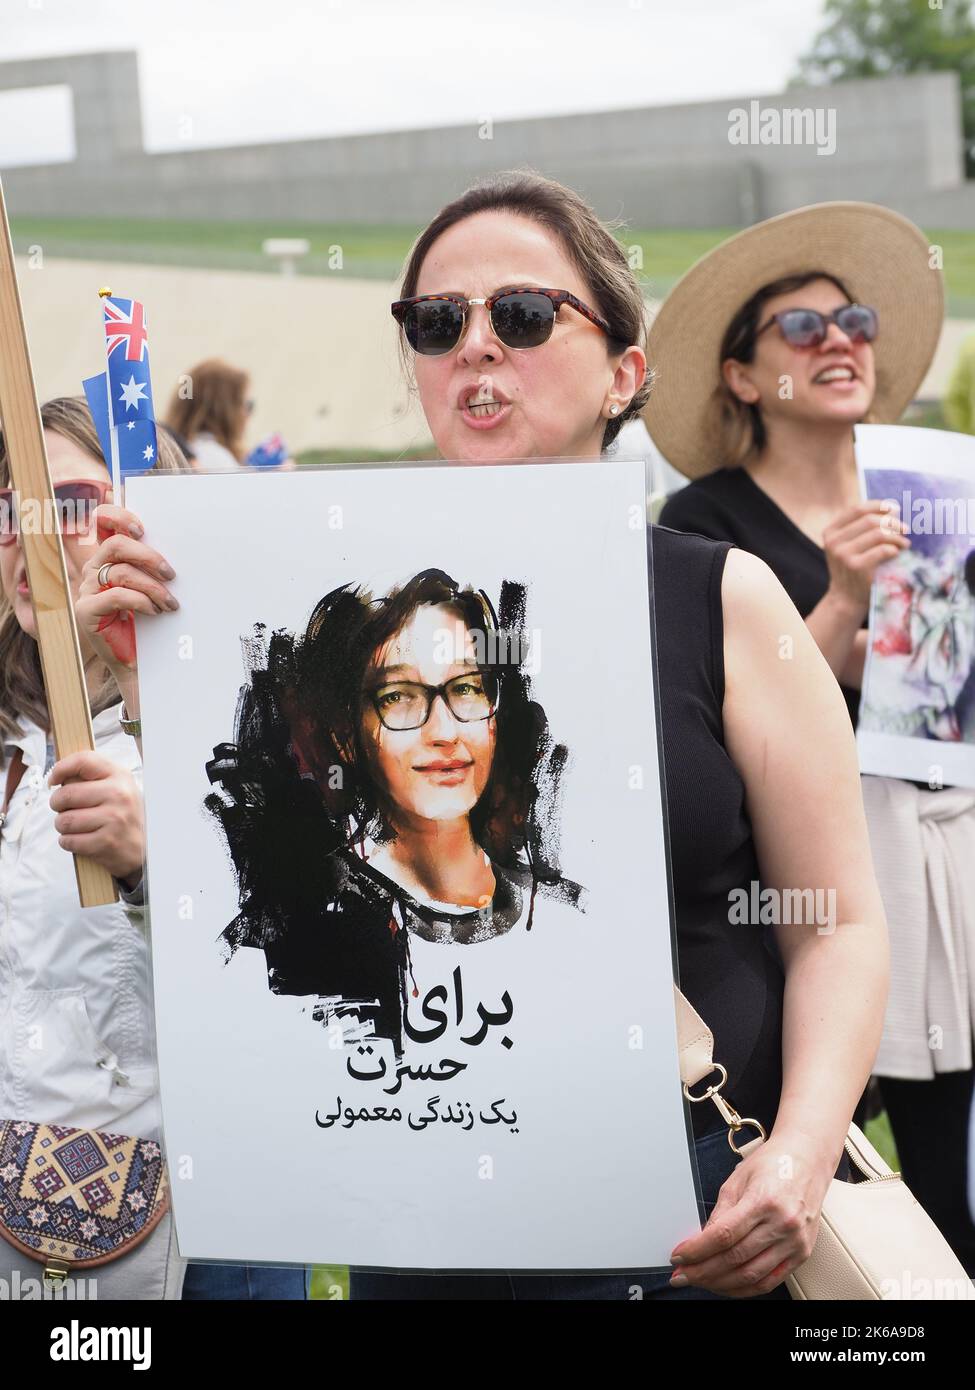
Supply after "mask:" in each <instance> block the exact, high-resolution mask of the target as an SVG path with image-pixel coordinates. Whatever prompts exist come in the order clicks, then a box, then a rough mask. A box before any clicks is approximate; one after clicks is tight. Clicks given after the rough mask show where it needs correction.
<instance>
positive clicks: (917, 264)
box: [645, 203, 975, 1274]
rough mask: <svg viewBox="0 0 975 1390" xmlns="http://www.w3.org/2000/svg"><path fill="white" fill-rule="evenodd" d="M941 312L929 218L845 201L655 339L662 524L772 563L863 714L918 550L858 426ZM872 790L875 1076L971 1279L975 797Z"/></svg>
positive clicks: (913, 1167) (920, 1193)
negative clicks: (882, 941)
mask: <svg viewBox="0 0 975 1390" xmlns="http://www.w3.org/2000/svg"><path fill="white" fill-rule="evenodd" d="M943 305H944V300H943V290H942V285H941V275H940V272H939V271H935V270H932V269H930V267H929V265H928V250H927V239H926V238H925V237H924V236H923V234H922V233H921V232H920V231H919V230H918V229H917V228H916V227H914V226H913V225H912V224H911V223H910V222H907V221H906V220H905V219H904V218H902V217H899V216H898V215H897V214H896V213H893V212H890V211H889V210H888V209H887V208H881V207H876V206H874V205H872V204H868V203H843V204H826V205H820V206H815V207H812V208H803V209H800V210H799V211H797V212H794V213H788V214H786V215H784V216H782V217H776V218H772V219H771V220H770V221H768V222H763V223H760V224H759V225H757V226H755V227H752V228H749V230H748V231H746V232H743V233H741V234H739V235H738V236H736V237H733V238H731V239H730V240H729V241H726V242H724V243H723V244H722V245H721V246H719V247H717V248H715V250H714V251H712V252H710V253H709V255H708V256H706V257H704V258H703V260H701V261H699V262H698V264H697V265H696V266H694V267H693V268H692V269H691V270H690V271H688V273H687V275H685V276H684V278H683V279H682V280H681V281H680V283H679V284H678V285H677V286H676V287H675V288H674V290H673V291H672V293H671V295H670V296H669V297H668V298H667V300H666V301H665V302H664V305H663V307H662V308H661V310H660V313H659V314H658V316H657V318H656V320H655V322H654V325H653V329H652V331H651V335H650V351H651V352H652V353H653V357H654V360H655V361H657V362H659V363H661V364H662V369H661V372H660V378H659V381H658V383H657V385H656V387H655V389H654V393H653V394H652V395H651V397H650V402H649V404H648V407H647V410H646V413H645V418H646V421H647V427H648V429H649V430H650V433H651V435H652V436H653V438H654V440H655V441H656V443H657V445H658V446H659V448H660V449H661V451H662V452H663V453H664V454H665V456H666V457H667V458H669V459H670V461H671V463H673V464H675V465H676V466H677V467H678V468H680V469H681V471H682V472H683V473H685V474H686V475H687V476H689V477H691V478H693V479H694V480H695V481H693V482H691V483H690V484H689V485H688V486H687V487H685V488H682V489H681V490H680V491H679V492H677V493H676V494H675V495H674V496H673V497H671V498H670V500H669V501H668V502H667V504H666V506H665V507H664V509H663V511H662V513H661V517H660V520H661V523H662V525H664V526H670V527H674V528H676V529H678V530H681V531H688V532H694V533H697V534H698V535H702V536H706V537H708V538H710V539H712V540H725V541H732V542H733V543H734V544H736V545H739V546H741V547H742V548H743V549H747V550H750V551H751V552H752V553H753V554H755V555H758V556H759V557H760V558H761V559H763V560H765V562H766V563H767V564H768V565H769V566H770V567H771V568H772V569H773V570H774V571H775V573H776V574H777V575H778V577H779V579H780V580H781V581H782V584H783V586H784V587H785V588H786V590H787V591H788V593H789V595H790V597H791V598H792V599H793V601H794V603H795V604H796V607H797V608H798V610H799V612H800V614H801V615H802V616H803V618H804V619H805V622H806V626H807V627H808V629H809V631H810V632H811V633H812V635H813V636H814V638H815V639H816V642H817V643H818V645H819V647H820V650H821V651H822V653H823V655H824V656H825V657H826V660H827V661H828V662H829V665H830V667H831V668H832V670H833V672H834V674H835V676H836V678H837V680H838V681H839V683H840V686H841V689H842V691H843V694H844V696H845V698H846V702H847V708H848V709H849V712H850V717H851V720H852V721H853V724H854V726H855V725H856V723H857V719H858V714H859V703H860V686H861V683H862V679H863V670H864V659H865V655H866V650H867V612H868V607H869V602H870V590H871V583H872V581H873V578H874V575H875V574H876V572H877V569H878V567H879V566H880V565H882V564H883V563H884V562H885V561H888V560H891V559H893V558H894V557H896V556H898V555H900V554H901V553H902V551H904V550H905V549H907V548H908V547H909V545H910V541H909V539H908V537H907V536H906V535H905V534H904V531H905V530H906V529H907V528H906V527H905V526H904V525H903V523H902V522H901V521H900V519H899V517H898V516H897V515H896V514H895V513H894V512H892V511H891V510H890V509H889V507H888V504H887V503H885V502H883V501H880V500H875V501H866V502H865V501H862V500H861V498H860V487H859V482H858V477H857V468H856V458H855V454H854V435H853V427H854V425H856V424H857V423H858V422H861V421H868V420H869V421H874V422H888V423H892V422H895V421H897V420H898V419H899V418H900V415H901V413H902V411H903V410H904V408H905V406H906V405H907V404H908V403H909V402H910V401H911V399H912V397H913V395H914V392H915V391H916V389H917V387H918V386H919V384H920V382H921V381H922V380H923V378H924V375H925V373H926V371H927V369H928V366H929V364H930V361H931V358H932V356H933V354H934V350H935V347H936V345H937V342H938V337H939V334H940V331H941V323H942V314H943ZM667 363H679V364H680V370H679V371H675V370H671V371H665V370H663V366H664V365H665V364H667ZM936 761H937V744H936V743H932V762H936ZM861 781H862V786H863V798H864V805H865V808H866V812H867V822H868V826H869V830H870V839H871V847H872V852H873V858H874V863H875V866H876V870H877V877H878V881H879V884H880V890H881V893H882V895H883V899H884V907H885V910H886V914H887V921H888V926H889V930H890V949H891V987H890V996H889V1002H888V1005H887V1012H886V1017H885V1022H884V1033H883V1038H882V1040H881V1044H880V1049H879V1052H878V1055H877V1059H876V1062H875V1064H874V1068H873V1070H874V1074H875V1076H876V1078H877V1083H878V1085H879V1089H880V1093H881V1095H882V1097H883V1103H884V1106H885V1107H886V1110H887V1114H888V1116H889V1119H890V1123H891V1127H892V1129H893V1132H894V1139H895V1142H896V1144H897V1152H898V1159H899V1162H900V1165H901V1169H902V1171H903V1174H904V1180H905V1182H906V1184H907V1186H908V1187H909V1188H910V1189H911V1191H912V1192H913V1194H914V1196H915V1197H916V1198H917V1199H918V1201H919V1202H920V1203H921V1204H922V1206H924V1207H925V1208H926V1210H927V1211H928V1212H929V1214H930V1215H931V1217H932V1219H933V1220H934V1221H935V1223H936V1224H937V1225H938V1226H939V1227H940V1228H941V1230H942V1231H943V1233H944V1235H945V1237H946V1239H947V1240H948V1241H949V1243H950V1244H951V1245H952V1246H953V1247H954V1249H955V1251H956V1252H957V1254H958V1257H959V1259H960V1260H961V1261H962V1263H963V1264H964V1265H965V1267H966V1269H967V1270H968V1272H969V1273H970V1274H971V1273H975V1225H973V1223H972V1220H971V1216H970V1214H969V1212H968V1209H967V1204H966V1157H965V1155H966V1150H967V1127H968V1112H969V1106H970V1104H971V1098H972V1091H973V1079H975V1071H973V1069H972V1060H973V1059H972V1012H973V1007H975V992H973V991H972V990H971V989H970V986H969V981H970V980H973V979H975V872H973V863H975V856H973V853H972V850H973V847H975V790H970V789H966V788H964V787H947V788H943V789H941V790H935V789H932V788H930V787H929V786H928V784H927V783H924V784H915V783H913V782H910V781H906V780H901V779H898V778H895V777H863V778H862V779H861ZM862 1105H863V1102H861V1107H862ZM860 1113H861V1112H860V1109H859V1108H858V1112H857V1114H858V1118H859V1116H860Z"/></svg>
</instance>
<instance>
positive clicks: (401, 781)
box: [206, 569, 583, 1056]
mask: <svg viewBox="0 0 975 1390" xmlns="http://www.w3.org/2000/svg"><path fill="white" fill-rule="evenodd" d="M526 597H527V596H526V589H525V587H524V585H521V584H517V583H514V582H510V581H505V582H504V584H503V585H502V587H501V594H500V602H499V606H498V611H497V613H495V611H494V609H493V607H492V605H491V603H490V600H489V599H488V597H487V595H486V594H485V593H484V592H483V591H478V592H475V591H474V590H472V589H471V588H464V589H462V588H460V587H459V586H458V584H457V583H456V582H455V581H454V580H453V579H451V578H450V577H449V576H448V575H447V574H445V573H444V572H443V571H441V570H436V569H429V570H424V571H422V572H421V573H419V574H416V575H415V576H414V577H413V578H411V579H410V580H409V581H408V582H407V583H405V584H404V585H403V586H402V587H399V588H394V589H392V590H391V591H390V592H389V593H387V594H386V595H385V596H384V597H381V598H378V599H377V598H373V597H372V595H371V594H370V593H368V592H366V591H364V590H363V589H362V588H359V587H356V586H355V585H352V584H347V585H344V586H342V587H341V588H337V589H334V590H333V591H332V592H331V593H329V594H327V595H326V596H325V597H324V598H323V599H322V600H321V601H320V602H319V604H318V605H317V607H316V608H315V610H314V612H313V613H312V616H311V619H310V621H309V623H308V625H307V628H306V630H305V632H304V634H303V635H302V636H301V637H295V636H293V635H291V634H288V633H286V632H283V631H278V632H275V633H274V634H273V635H272V636H271V638H270V640H269V641H266V640H265V629H264V628H263V627H262V625H260V624H258V625H256V627H255V632H256V637H255V638H253V639H248V642H247V643H246V644H245V650H246V652H247V655H248V661H249V663H250V665H251V667H252V669H251V671H250V678H249V682H248V684H247V685H245V686H244V687H243V689H242V691H241V695H240V699H239V701H238V707H237V718H236V731H235V742H234V743H232V744H231V743H227V744H221V745H219V746H218V747H216V748H215V749H214V757H213V759H212V761H210V762H209V763H208V764H207V774H208V776H209V778H210V781H211V782H213V783H215V784H219V786H220V788H221V790H220V791H219V792H213V793H211V795H210V796H209V797H208V798H207V800H206V805H207V808H208V810H209V811H210V812H211V813H212V814H213V815H214V816H215V817H216V818H217V820H218V821H219V823H220V825H221V826H222V829H223V833H224V835H225V837H226V841H227V846H228V848H229V852H230V856H231V858H232V861H233V865H234V869H235V872H236V877H237V882H238V887H239V897H240V912H239V913H238V915H237V917H235V918H234V920H233V921H232V922H231V923H230V925H229V926H228V927H227V928H226V930H225V931H224V932H223V933H222V942H223V944H224V947H225V952H226V955H227V958H228V959H229V957H230V956H232V955H233V954H234V952H235V951H237V950H238V949H239V948H240V947H245V946H246V947H254V948H258V949H261V950H263V951H264V954H265V957H266V961H267V967H268V983H269V986H270V988H271V989H272V990H273V991H274V992H275V993H277V994H287V995H300V996H314V998H315V1000H316V1004H315V1006H314V1008H313V1016H314V1017H315V1018H316V1019H317V1020H318V1021H320V1022H322V1023H324V1024H326V1025H327V1024H329V1023H331V1022H332V1020H333V1019H339V1020H340V1021H341V1022H342V1023H343V1030H344V1033H345V1037H346V1039H347V1041H350V1042H359V1041H361V1040H362V1039H364V1038H372V1037H379V1038H391V1039H392V1040H393V1044H394V1048H395V1050H396V1053H397V1055H398V1056H399V1055H401V1053H402V1032H403V1011H404V1009H405V1007H406V1003H407V996H408V990H413V991H414V992H415V986H414V985H413V984H412V982H411V979H410V975H411V966H410V939H411V937H412V936H414V935H416V936H419V937H422V938H424V939H425V940H427V941H430V942H434V943H442V944H444V945H453V946H473V945H476V944H478V943H481V942H485V941H490V940H492V939H495V938H498V937H500V936H502V935H503V934H504V933H506V932H509V931H511V930H512V928H514V927H515V926H516V925H521V926H523V928H524V929H525V930H530V929H531V927H532V922H533V917H534V912H535V903H536V895H537V894H539V893H541V894H543V895H545V896H548V897H553V898H556V899H558V900H560V901H562V902H564V903H567V904H570V905H572V906H575V907H578V908H580V910H581V901H580V900H581V896H582V893H583V890H582V888H581V887H580V885H579V884H577V883H573V882H572V881H571V880H569V879H567V878H565V877H563V875H562V873H561V870H560V868H559V863H558V839H559V827H558V811H559V804H560V781H561V776H562V772H563V769H564V768H565V765H566V760H567V756H568V754H567V750H566V748H565V747H564V746H563V745H560V744H556V743H554V742H553V740H552V737H551V735H550V733H549V729H548V720H547V718H546V715H545V712H544V710H543V708H542V706H541V705H540V704H539V703H538V702H537V700H535V699H533V697H532V690H531V681H530V677H529V675H528V673H527V671H526V669H525V668H526V665H527V656H528V644H527V642H526V641H525V640H524V637H525V636H527V628H526V626H525V609H526Z"/></svg>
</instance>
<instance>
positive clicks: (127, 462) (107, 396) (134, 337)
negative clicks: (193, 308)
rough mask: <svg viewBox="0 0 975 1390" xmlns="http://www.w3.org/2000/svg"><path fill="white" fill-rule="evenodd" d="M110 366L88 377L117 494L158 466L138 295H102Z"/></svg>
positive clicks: (143, 322) (87, 392)
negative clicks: (138, 475) (125, 482)
mask: <svg viewBox="0 0 975 1390" xmlns="http://www.w3.org/2000/svg"><path fill="white" fill-rule="evenodd" d="M102 307H103V311H104V315H105V352H106V358H107V362H108V371H107V372H105V373H103V374H102V375H101V376H94V377H89V378H88V380H87V381H86V382H85V383H84V387H85V395H86V396H87V398H88V405H89V407H90V409H91V413H92V417H93V419H94V421H95V426H96V428H97V430H98V437H99V439H100V441H101V445H102V452H103V453H104V455H105V462H106V463H107V464H108V466H109V468H110V469H111V473H112V481H113V483H114V485H115V492H116V500H118V501H121V490H120V483H121V482H122V480H123V479H125V478H128V477H132V476H133V474H136V473H146V472H148V470H149V469H150V468H152V467H154V466H155V462H156V452H157V442H156V415H155V411H154V409H153V404H152V382H151V380H150V378H149V337H148V330H147V325H146V311H145V307H144V306H143V305H142V304H140V303H139V301H138V300H137V299H118V298H116V297H115V296H114V295H109V296H106V297H104V298H103V299H102Z"/></svg>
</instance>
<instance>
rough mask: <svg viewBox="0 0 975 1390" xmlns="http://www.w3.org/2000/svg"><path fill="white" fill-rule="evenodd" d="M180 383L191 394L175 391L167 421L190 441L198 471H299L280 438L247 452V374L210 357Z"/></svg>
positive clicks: (181, 389) (251, 407) (249, 408)
mask: <svg viewBox="0 0 975 1390" xmlns="http://www.w3.org/2000/svg"><path fill="white" fill-rule="evenodd" d="M182 381H183V382H185V383H186V384H187V386H188V390H187V389H186V388H185V387H184V386H183V385H180V387H179V388H178V389H177V391H176V392H175V393H174V395H173V398H172V400H171V401H170V403H169V410H168V411H167V413H166V419H165V422H164V423H165V426H166V428H167V429H170V430H172V431H173V432H174V433H175V434H177V435H179V436H181V437H182V438H184V439H185V440H186V441H187V443H188V444H189V448H190V456H192V458H193V460H194V467H195V468H196V469H197V470H198V471H199V472H200V473H233V472H235V471H236V470H237V469H238V468H242V467H246V466H247V465H250V464H253V465H255V466H260V467H266V468H274V469H278V470H280V471H282V472H285V471H290V470H292V469H294V468H295V466H296V465H295V461H294V459H292V458H290V457H286V455H287V449H286V448H285V446H284V441H283V440H282V439H281V437H280V435H273V436H270V437H269V439H267V440H265V441H263V443H262V444H260V445H258V447H257V448H256V449H254V450H252V452H251V453H250V454H248V453H247V451H246V449H245V447H244V435H245V432H246V430H247V422H248V420H249V419H250V417H251V415H252V414H253V411H254V399H253V397H252V395H251V382H250V377H249V376H248V374H247V373H246V372H245V371H242V370H241V369H240V368H239V367H232V366H231V365H230V364H229V363H228V362H222V361H221V360H220V359H219V358H216V357H211V358H208V359H207V360H206V361H205V362H200V363H198V364H197V365H196V366H195V367H193V368H192V369H191V370H190V371H189V372H186V373H185V375H184V376H183V378H182ZM269 446H271V447H269Z"/></svg>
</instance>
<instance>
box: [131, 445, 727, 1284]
mask: <svg viewBox="0 0 975 1390" xmlns="http://www.w3.org/2000/svg"><path fill="white" fill-rule="evenodd" d="M126 505H127V506H129V507H131V508H132V509H133V510H134V511H135V512H136V513H137V514H138V515H139V516H140V517H141V518H142V520H143V522H144V524H145V529H146V539H147V541H148V543H150V544H151V545H153V546H155V547H156V548H158V549H159V550H160V551H161V552H162V554H163V555H165V556H166V558H167V559H168V560H169V562H170V563H171V564H172V566H173V568H174V569H175V571H176V579H175V580H174V581H173V582H172V586H171V587H172V589H173V592H174V593H175V595H176V596H177V598H178V599H179V602H180V605H181V606H180V609H179V611H178V612H176V613H172V614H170V613H167V614H164V615H161V616H159V617H154V618H146V619H142V618H140V619H139V620H138V628H137V636H138V650H139V674H140V684H141V699H142V720H143V727H144V751H145V791H146V814H147V836H148V885H149V894H150V916H151V924H152V949H153V976H154V989H155V998H156V1016H157V1035H158V1050H159V1066H160V1082H161V1089H162V1103H163V1116H164V1129H165V1138H166V1146H167V1153H168V1158H169V1163H170V1167H171V1172H172V1179H173V1184H172V1185H173V1201H174V1211H175V1218H176V1225H177V1232H178V1238H179V1245H180V1251H181V1253H182V1254H183V1255H184V1256H186V1257H188V1258H190V1259H223V1260H235V1261H268V1262H272V1263H273V1262H301V1263H315V1262H317V1263H332V1262H334V1263H348V1264H354V1265H360V1266H374V1267H389V1268H406V1269H411V1268H412V1269H452V1270H465V1269H468V1270H482V1269H522V1270H547V1269H562V1270H573V1269H579V1270H582V1269H635V1268H641V1267H654V1266H665V1265H667V1264H668V1262H669V1254H670V1251H671V1249H672V1248H673V1246H674V1244H675V1243H676V1242H677V1241H678V1240H679V1239H681V1238H684V1237H686V1236H687V1235H689V1234H691V1233H693V1232H695V1231H697V1230H698V1229H699V1228H700V1223H699V1220H698V1217H697V1208H696V1202H695V1195H694V1177H693V1174H692V1168H691V1160H690V1155H689V1149H688V1144H687V1137H686V1136H687V1130H686V1124H685V1112H684V1105H685V1102H684V1101H683V1098H682V1094H681V1087H680V1083H679V1076H678V1062H677V1052H676V1040H675V1023H674V1010H673V996H672V986H673V958H672V947H671V939H672V932H671V923H670V916H669V907H668V893H667V867H666V858H665V842H664V835H663V825H662V813H661V790H660V784H659V774H658V760H657V743H656V729H655V714H654V699H653V687H652V666H651V643H650V617H649V614H650V610H649V600H648V573H647V550H646V519H645V517H646V513H645V478H644V469H643V465H642V463H636V462H626V463H624V462H617V461H613V462H605V461H598V462H588V461H580V462H571V463H565V462H558V461H540V462H535V461H533V462H530V463H528V462H525V463H516V464H491V465H479V466H471V467H464V466H457V465H446V466H427V467H424V466H419V467H413V466H410V467H405V466H397V467H393V468H368V467H359V468H340V469H328V470H302V471H298V472H295V473H286V474H262V473H260V472H256V471H255V472H253V473H247V472H245V473H241V474H235V475H226V474H223V475H219V476H199V475H196V476H193V475H186V476H183V475H165V474H164V475H155V476H152V475H149V476H146V477H144V478H135V479H132V480H131V481H130V482H129V483H128V485H127V490H126Z"/></svg>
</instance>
